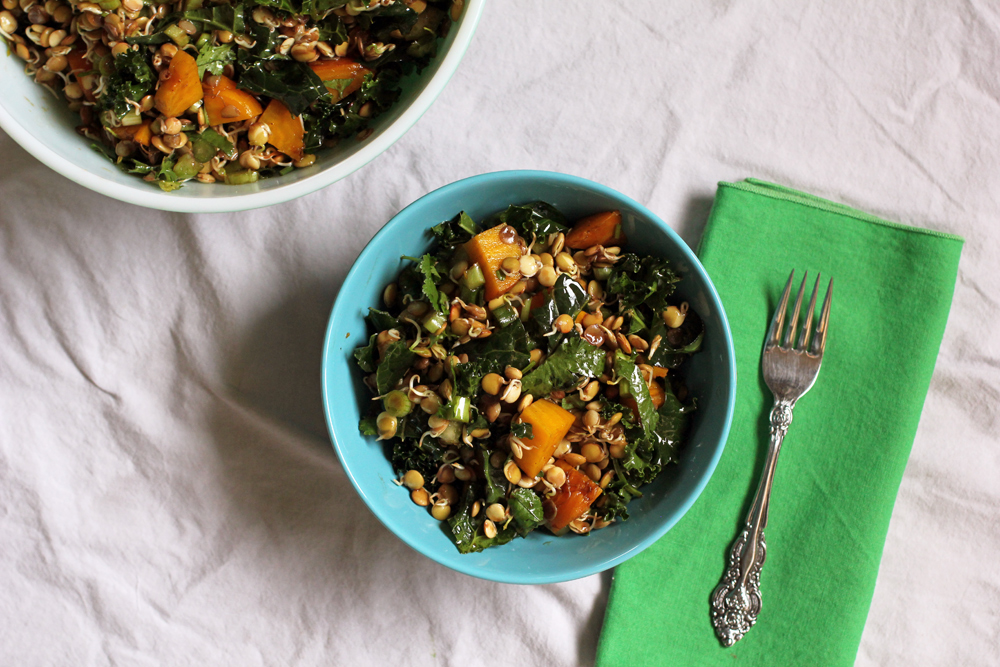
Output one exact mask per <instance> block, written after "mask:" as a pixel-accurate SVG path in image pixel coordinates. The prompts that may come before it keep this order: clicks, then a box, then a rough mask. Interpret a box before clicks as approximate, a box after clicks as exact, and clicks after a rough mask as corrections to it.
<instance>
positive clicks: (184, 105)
mask: <svg viewBox="0 0 1000 667" xmlns="http://www.w3.org/2000/svg"><path fill="white" fill-rule="evenodd" d="M202 94H203V93H202V90H201V78H200V77H199V76H198V63H196V62H195V59H194V58H192V57H191V56H190V55H189V54H188V53H187V52H186V51H178V52H177V53H176V54H175V55H174V57H173V58H171V59H170V65H169V66H168V67H167V75H166V78H165V79H163V80H162V81H161V82H160V87H159V88H158V89H157V91H156V97H155V98H154V100H155V101H154V104H155V105H156V110H157V111H159V112H160V113H162V114H163V115H164V116H168V117H176V116H180V115H181V114H182V113H184V112H185V111H187V110H188V107H190V106H191V105H192V104H194V103H195V102H197V101H198V100H200V99H201V97H202Z"/></svg>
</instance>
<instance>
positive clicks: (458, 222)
mask: <svg viewBox="0 0 1000 667" xmlns="http://www.w3.org/2000/svg"><path fill="white" fill-rule="evenodd" d="M478 233H479V227H478V226H476V223H475V221H473V219H472V218H470V217H469V216H468V215H467V214H466V212H465V211H462V212H461V213H459V214H458V215H456V216H455V217H454V218H452V219H451V220H445V221H444V222H442V223H441V224H439V225H435V226H434V227H431V234H433V235H434V239H435V240H436V241H437V242H438V245H440V246H441V247H442V248H449V249H450V248H454V247H455V246H458V245H461V244H463V243H465V242H467V241H469V240H470V239H472V237H473V236H475V235H476V234H478Z"/></svg>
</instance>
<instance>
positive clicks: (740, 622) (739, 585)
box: [711, 400, 795, 646]
mask: <svg viewBox="0 0 1000 667" xmlns="http://www.w3.org/2000/svg"><path fill="white" fill-rule="evenodd" d="M794 406H795V401H789V400H775V402H774V407H773V408H772V409H771V444H770V446H769V447H768V449H767V458H766V460H765V461H764V471H763V474H762V475H761V478H760V483H759V484H758V486H757V495H756V496H754V500H753V505H752V506H751V507H750V513H749V514H748V515H747V519H746V524H745V526H744V528H743V531H742V532H741V533H740V535H739V537H737V538H736V542H735V543H734V544H733V546H732V549H731V550H730V552H729V564H728V566H727V567H726V572H725V574H724V575H723V576H722V580H721V581H720V582H719V585H718V586H716V587H715V590H714V591H713V592H712V598H711V604H712V626H713V627H714V628H715V634H716V635H718V637H719V641H720V642H722V645H723V646H732V645H733V644H735V643H736V642H738V641H739V640H740V639H742V638H743V635H745V634H746V633H747V632H748V631H749V630H750V628H752V627H753V624H754V623H756V622H757V614H759V613H760V606H761V600H760V571H761V568H762V567H763V566H764V558H765V556H766V555H767V554H766V545H765V544H764V527H765V526H766V525H767V510H768V506H769V504H770V501H771V484H772V482H773V480H774V469H775V466H776V465H777V463H778V452H779V451H780V450H781V442H782V441H783V440H784V439H785V433H787V432H788V426H789V424H791V423H792V408H793V407H794Z"/></svg>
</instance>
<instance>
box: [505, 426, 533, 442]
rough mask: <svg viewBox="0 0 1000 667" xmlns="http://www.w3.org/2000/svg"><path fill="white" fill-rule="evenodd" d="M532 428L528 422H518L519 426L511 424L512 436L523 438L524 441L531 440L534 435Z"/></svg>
mask: <svg viewBox="0 0 1000 667" xmlns="http://www.w3.org/2000/svg"><path fill="white" fill-rule="evenodd" d="M531 433H532V427H531V424H529V423H528V422H518V423H517V424H511V426H510V434H511V435H512V436H514V437H515V438H521V439H522V440H524V439H528V440H530V439H531V437H532V435H531Z"/></svg>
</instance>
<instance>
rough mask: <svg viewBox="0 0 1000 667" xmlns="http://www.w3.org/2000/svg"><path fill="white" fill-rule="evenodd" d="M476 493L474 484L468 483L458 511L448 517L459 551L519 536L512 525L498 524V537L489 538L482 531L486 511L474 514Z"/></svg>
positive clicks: (487, 546) (493, 544) (466, 550)
mask: <svg viewBox="0 0 1000 667" xmlns="http://www.w3.org/2000/svg"><path fill="white" fill-rule="evenodd" d="M475 495H476V494H475V491H474V490H473V485H472V484H467V485H466V486H465V489H464V491H463V492H462V501H461V502H460V503H459V505H458V508H457V511H456V512H455V513H453V514H452V515H451V517H450V518H449V519H448V528H449V530H450V531H451V539H452V540H453V541H454V542H455V546H456V547H458V550H459V552H461V553H463V554H467V553H472V552H476V551H482V550H483V549H488V548H489V547H495V546H500V545H501V544H507V543H508V542H510V541H511V540H512V539H514V538H515V537H516V536H517V532H516V531H515V529H514V528H513V527H512V526H508V527H507V528H501V527H500V526H497V535H496V537H494V538H493V539H489V538H487V537H486V536H485V535H484V534H483V532H482V525H483V521H484V520H485V518H486V512H479V514H478V515H477V516H475V517H473V516H472V503H473V502H474V501H475Z"/></svg>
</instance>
